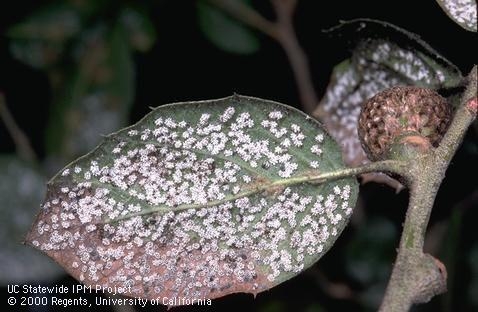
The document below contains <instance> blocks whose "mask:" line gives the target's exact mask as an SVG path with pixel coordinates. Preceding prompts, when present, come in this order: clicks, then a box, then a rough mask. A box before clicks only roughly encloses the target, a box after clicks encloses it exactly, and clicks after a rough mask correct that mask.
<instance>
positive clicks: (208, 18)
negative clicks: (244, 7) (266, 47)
mask: <svg viewBox="0 0 478 312" xmlns="http://www.w3.org/2000/svg"><path fill="white" fill-rule="evenodd" d="M232 1H246V0H232ZM246 2H249V1H246ZM197 12H198V22H199V27H200V28H201V30H202V32H203V33H204V35H205V36H206V38H207V39H209V40H210V41H211V42H212V43H213V44H215V45H216V46H217V47H218V48H220V49H222V50H224V51H227V52H233V53H238V54H252V53H254V52H256V51H257V50H258V49H259V40H258V39H257V36H256V35H255V33H254V32H253V31H251V30H250V29H249V28H247V26H245V25H243V24H241V23H240V22H238V21H237V20H235V19H233V18H231V17H229V16H228V15H227V14H226V13H224V12H223V11H221V10H220V9H218V8H216V7H214V6H213V5H211V4H209V3H207V2H206V1H203V0H202V1H198V2H197Z"/></svg>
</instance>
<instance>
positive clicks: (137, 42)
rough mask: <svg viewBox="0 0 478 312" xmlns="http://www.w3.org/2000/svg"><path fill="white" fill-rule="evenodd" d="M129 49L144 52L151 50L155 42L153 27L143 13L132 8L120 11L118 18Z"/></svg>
mask: <svg viewBox="0 0 478 312" xmlns="http://www.w3.org/2000/svg"><path fill="white" fill-rule="evenodd" d="M119 19H120V21H121V23H122V24H123V27H124V29H125V32H126V34H127V36H128V41H129V44H130V45H131V47H133V48H134V49H136V50H138V51H140V52H146V51H149V50H150V49H151V47H152V46H153V44H154V41H155V40H156V31H155V29H154V25H153V23H152V22H151V20H150V19H149V17H148V16H147V14H146V13H145V12H142V11H141V10H139V9H135V8H132V7H126V8H124V9H123V10H122V12H121V14H120V17H119Z"/></svg>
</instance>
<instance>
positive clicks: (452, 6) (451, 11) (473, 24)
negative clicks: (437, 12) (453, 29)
mask: <svg viewBox="0 0 478 312" xmlns="http://www.w3.org/2000/svg"><path fill="white" fill-rule="evenodd" d="M437 2H438V4H439V5H440V7H441V8H442V9H443V11H445V13H446V14H447V15H448V17H450V18H451V19H452V20H453V21H454V22H455V23H457V24H458V25H460V26H461V27H463V28H464V29H466V30H469V31H474V32H476V31H477V16H476V10H477V7H476V0H437Z"/></svg>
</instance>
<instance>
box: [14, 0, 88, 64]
mask: <svg viewBox="0 0 478 312" xmlns="http://www.w3.org/2000/svg"><path fill="white" fill-rule="evenodd" d="M81 27H82V25H81V16H80V13H79V12H78V11H76V10H75V9H74V7H72V6H70V5H65V4H63V5H58V4H55V5H51V6H48V7H46V8H44V9H42V10H40V11H38V12H35V13H34V14H32V15H31V16H30V17H28V18H26V19H25V20H24V21H23V22H20V23H18V24H16V25H14V26H13V27H11V28H10V29H9V30H8V31H7V35H8V36H9V37H10V38H11V42H10V50H11V51H12V54H13V56H14V57H16V58H17V59H19V60H20V61H22V62H24V63H26V64H28V65H30V66H32V67H35V68H44V67H48V66H51V65H53V64H55V63H57V62H58V61H59V60H60V58H61V56H62V53H63V50H64V45H65V43H66V41H67V40H69V39H71V38H72V37H74V36H75V35H77V34H78V33H79V32H80V30H81Z"/></svg>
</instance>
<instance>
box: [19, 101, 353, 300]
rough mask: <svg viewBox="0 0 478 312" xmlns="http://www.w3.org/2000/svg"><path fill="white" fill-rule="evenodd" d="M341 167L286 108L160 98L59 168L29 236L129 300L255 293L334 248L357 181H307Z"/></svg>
mask: <svg viewBox="0 0 478 312" xmlns="http://www.w3.org/2000/svg"><path fill="white" fill-rule="evenodd" d="M341 168H343V163H342V159H341V152H340V149H339V147H338V146H337V144H336V143H335V142H334V141H333V140H332V139H331V138H330V137H329V135H328V134H327V133H326V132H325V131H324V130H323V129H322V127H321V125H320V124H319V123H318V122H317V121H316V120H314V119H312V118H310V117H308V116H307V115H305V114H303V113H302V112H300V111H298V110H296V109H294V108H291V107H289V106H286V105H283V104H279V103H276V102H271V101H265V100H261V99H256V98H250V97H244V96H239V95H235V96H232V97H228V98H224V99H219V100H211V101H200V102H188V103H176V104H170V105H165V106H162V107H159V108H157V109H155V110H154V111H153V112H151V113H150V114H148V115H147V116H145V117H144V118H143V119H142V120H141V121H140V122H138V123H137V124H135V125H133V126H131V127H128V128H125V129H123V130H121V131H119V132H116V133H113V134H111V135H109V136H107V137H106V138H105V140H104V142H103V143H102V144H100V145H99V146H98V147H97V148H96V149H95V150H94V151H92V152H91V153H89V154H87V155H85V156H83V157H81V158H79V159H78V160H76V161H74V162H73V163H71V164H70V165H68V166H67V167H66V168H64V169H63V170H62V171H61V172H60V173H59V174H57V175H56V176H55V177H54V178H53V179H52V180H51V181H50V183H49V185H48V192H47V196H46V199H45V201H44V203H43V206H42V209H41V212H40V214H39V215H38V217H37V220H36V221H35V223H34V224H33V226H32V228H31V231H30V232H29V234H28V236H27V241H28V243H29V244H31V245H33V246H35V247H36V248H38V249H40V250H42V251H43V252H45V253H47V254H48V255H49V256H51V257H52V258H54V259H55V260H56V261H57V262H58V263H59V264H61V265H62V266H63V267H65V269H66V270H67V271H68V272H69V273H70V274H71V275H73V276H74V277H75V278H77V279H79V280H80V281H82V282H84V283H86V284H90V285H91V284H93V285H97V284H100V285H104V286H110V287H112V286H116V287H131V288H128V291H129V292H128V293H127V295H130V296H138V297H143V298H149V299H153V298H157V297H169V298H171V297H184V298H189V299H193V298H216V297H220V296H224V295H227V294H230V293H236V292H246V293H254V294H255V293H258V292H261V291H264V290H267V289H269V288H271V287H273V286H275V285H277V284H279V283H281V282H283V281H285V280H287V279H289V278H291V277H293V276H295V275H297V274H298V273H299V272H301V271H303V270H304V269H306V268H308V267H309V266H311V265H312V264H313V263H315V262H316V261H317V260H318V259H319V258H320V257H321V256H322V255H323V254H324V253H325V252H326V251H327V250H328V249H329V248H330V247H331V246H332V245H333V243H334V241H335V240H336V238H337V236H338V235H339V234H340V233H341V231H342V230H343V228H344V227H345V225H346V223H347V221H348V219H349V217H350V215H351V212H352V208H353V207H354V205H355V201H356V197H357V192H358V187H357V183H356V180H355V179H354V178H344V179H336V180H329V181H325V182H324V181H323V180H320V182H323V183H318V180H317V178H316V177H317V175H320V174H322V173H330V172H335V171H337V170H339V169H341ZM314 177H315V178H314ZM178 304H181V303H178Z"/></svg>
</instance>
